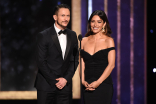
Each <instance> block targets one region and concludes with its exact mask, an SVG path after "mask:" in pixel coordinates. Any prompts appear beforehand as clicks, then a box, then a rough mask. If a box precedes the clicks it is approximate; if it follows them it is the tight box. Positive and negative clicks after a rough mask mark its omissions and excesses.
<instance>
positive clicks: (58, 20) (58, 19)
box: [53, 8, 70, 29]
mask: <svg viewBox="0 0 156 104" xmlns="http://www.w3.org/2000/svg"><path fill="white" fill-rule="evenodd" d="M53 17H54V20H55V25H56V26H57V27H58V28H60V29H65V28H66V27H67V25H68V23H69V21H70V11H69V9H67V8H60V9H59V10H58V13H57V14H56V15H54V16H53Z"/></svg>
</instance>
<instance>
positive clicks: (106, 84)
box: [81, 47, 115, 104]
mask: <svg viewBox="0 0 156 104" xmlns="http://www.w3.org/2000/svg"><path fill="white" fill-rule="evenodd" d="M114 49H115V47H111V48H107V49H102V50H99V51H98V52H96V53H95V54H93V55H90V54H89V53H88V52H86V51H84V50H81V57H82V58H83V60H84V63H85V71H84V74H85V80H86V81H87V82H88V83H89V84H90V83H92V82H93V81H96V80H98V78H99V77H100V76H101V75H102V73H103V72H104V70H105V68H106V67H107V65H108V53H109V51H111V50H114ZM112 96H113V82H112V78H111V75H109V76H108V77H107V78H106V79H105V80H104V81H103V82H102V83H101V84H100V85H99V86H98V87H97V88H96V89H95V90H94V91H86V90H85V88H84V101H85V104H111V101H112Z"/></svg>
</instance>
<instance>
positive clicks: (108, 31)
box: [85, 10, 112, 37]
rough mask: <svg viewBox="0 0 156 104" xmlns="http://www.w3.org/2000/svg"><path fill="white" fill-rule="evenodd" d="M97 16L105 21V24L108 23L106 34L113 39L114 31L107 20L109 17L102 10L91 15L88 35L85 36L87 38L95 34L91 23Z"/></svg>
mask: <svg viewBox="0 0 156 104" xmlns="http://www.w3.org/2000/svg"><path fill="white" fill-rule="evenodd" d="M95 15H98V16H99V17H100V18H101V19H102V20H103V22H106V26H105V34H106V35H107V36H109V37H111V35H110V34H111V33H112V31H111V28H110V26H109V21H108V19H107V16H106V14H105V12H104V11H102V10H96V11H94V12H93V13H92V14H91V16H90V18H89V20H88V26H87V33H86V34H85V37H88V36H90V35H92V34H93V32H92V30H91V26H90V22H91V20H92V18H93V16H95Z"/></svg>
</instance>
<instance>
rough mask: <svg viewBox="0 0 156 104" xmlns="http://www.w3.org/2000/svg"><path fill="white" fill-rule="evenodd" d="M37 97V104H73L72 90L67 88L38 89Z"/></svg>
mask: <svg viewBox="0 0 156 104" xmlns="http://www.w3.org/2000/svg"><path fill="white" fill-rule="evenodd" d="M37 98H38V99H37V104H72V92H71V91H66V90H59V89H57V90H55V91H40V90H38V91H37Z"/></svg>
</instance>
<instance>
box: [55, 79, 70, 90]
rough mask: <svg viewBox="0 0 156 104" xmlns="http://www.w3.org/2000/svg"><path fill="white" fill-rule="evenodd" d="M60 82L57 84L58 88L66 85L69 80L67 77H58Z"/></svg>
mask: <svg viewBox="0 0 156 104" xmlns="http://www.w3.org/2000/svg"><path fill="white" fill-rule="evenodd" d="M56 80H57V81H58V82H57V83H56V84H55V85H56V87H57V88H58V89H63V87H64V86H65V85H66V83H67V80H66V79H65V78H57V79H56Z"/></svg>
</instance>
